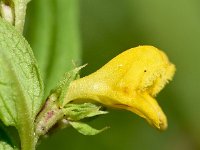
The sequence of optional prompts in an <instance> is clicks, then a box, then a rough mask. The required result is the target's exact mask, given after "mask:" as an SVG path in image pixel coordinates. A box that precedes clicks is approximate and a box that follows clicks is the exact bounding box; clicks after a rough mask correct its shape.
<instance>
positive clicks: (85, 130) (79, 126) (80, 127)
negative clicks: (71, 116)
mask: <svg viewBox="0 0 200 150" xmlns="http://www.w3.org/2000/svg"><path fill="white" fill-rule="evenodd" d="M69 123H70V124H71V126H72V127H73V128H74V129H76V130H77V131H78V132H79V133H81V134H83V135H96V134H99V133H101V132H103V131H105V130H106V129H108V127H105V128H103V129H100V130H97V129H94V128H92V127H91V126H89V125H88V124H86V123H83V122H69Z"/></svg>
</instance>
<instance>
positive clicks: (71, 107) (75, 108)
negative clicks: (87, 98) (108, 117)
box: [63, 103, 108, 121]
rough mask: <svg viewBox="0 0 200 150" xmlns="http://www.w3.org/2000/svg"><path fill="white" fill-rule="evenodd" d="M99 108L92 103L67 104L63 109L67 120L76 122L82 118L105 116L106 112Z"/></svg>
mask: <svg viewBox="0 0 200 150" xmlns="http://www.w3.org/2000/svg"><path fill="white" fill-rule="evenodd" d="M100 108H101V107H100V106H97V105H95V104H92V103H84V104H67V105H66V106H65V107H64V110H63V111H64V114H65V115H66V118H67V120H73V121H78V120H81V119H84V118H88V117H93V116H97V115H103V114H107V113H108V112H107V111H102V110H100Z"/></svg>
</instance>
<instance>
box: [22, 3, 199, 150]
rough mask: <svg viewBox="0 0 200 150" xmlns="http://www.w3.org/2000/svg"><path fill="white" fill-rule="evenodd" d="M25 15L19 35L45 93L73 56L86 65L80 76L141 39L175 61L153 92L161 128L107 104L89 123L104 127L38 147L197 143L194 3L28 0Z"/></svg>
mask: <svg viewBox="0 0 200 150" xmlns="http://www.w3.org/2000/svg"><path fill="white" fill-rule="evenodd" d="M26 21H27V22H26V30H25V36H26V37H27V39H28V41H29V42H30V44H31V46H32V48H33V50H34V53H35V55H36V57H37V59H38V62H39V65H40V68H41V71H42V73H43V78H44V80H45V84H46V87H47V88H46V95H47V93H48V92H49V90H50V89H51V88H52V87H53V86H54V85H55V83H56V82H57V80H58V79H59V78H61V76H62V74H63V73H64V72H66V71H67V70H69V69H70V68H71V67H72V65H71V64H72V63H71V60H72V59H73V60H75V61H76V60H79V61H78V62H77V61H76V62H77V63H79V64H84V63H88V66H87V67H86V68H84V69H83V71H82V76H84V75H87V74H89V73H92V72H94V71H95V70H97V69H98V68H100V67H101V66H102V65H103V64H105V63H106V62H107V61H109V60H110V59H111V58H113V57H114V56H116V55H117V54H119V53H120V52H122V51H124V50H126V49H128V48H131V47H135V46H138V45H144V44H145V45H153V46H156V47H158V48H160V49H162V50H164V51H165V52H166V53H167V54H168V56H169V58H170V60H171V61H172V62H173V63H174V64H175V65H176V67H177V72H176V75H175V78H174V80H173V82H170V84H169V85H167V87H166V88H165V89H164V90H163V91H162V92H161V93H160V94H159V95H158V98H157V99H158V101H159V104H160V105H161V106H162V108H163V110H164V112H165V113H166V115H167V117H168V122H169V128H168V130H167V131H165V132H159V131H157V130H155V129H153V128H151V127H150V126H149V125H148V124H147V123H146V121H144V120H143V119H142V118H140V117H138V116H136V115H135V114H132V113H130V112H127V111H121V110H111V111H110V113H109V114H108V115H105V116H103V117H99V118H97V119H96V120H93V121H92V122H91V125H93V126H94V127H97V128H102V127H104V126H107V125H108V126H110V127H111V128H110V129H109V130H107V131H105V132H103V133H101V134H99V135H96V136H83V135H81V134H79V133H77V132H76V131H75V130H74V129H72V128H67V129H64V130H62V131H59V132H57V133H55V134H54V135H52V136H50V137H49V138H48V139H44V140H43V141H42V142H41V143H40V145H39V147H38V150H55V149H57V150H102V149H105V150H110V149H114V150H151V149H152V150H169V149H170V150H199V149H200V96H199V95H200V92H199V89H200V69H199V65H200V64H199V63H200V58H199V57H200V1H198V0H167V1H166V0H123V1H122V0H79V1H78V0H32V2H31V3H30V4H29V6H28V14H27V20H26ZM80 49H81V50H82V51H79V50H80ZM80 56H81V57H82V62H81V61H80V59H79V58H80ZM69 64H70V65H69Z"/></svg>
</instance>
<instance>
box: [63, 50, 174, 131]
mask: <svg viewBox="0 0 200 150" xmlns="http://www.w3.org/2000/svg"><path fill="white" fill-rule="evenodd" d="M174 72H175V66H174V65H173V64H171V63H170V62H169V60H168V58H167V56H166V55H165V53H164V52H162V51H160V50H158V49H157V48H155V47H153V46H138V47H136V48H131V49H129V50H127V51H124V52H123V53H121V54H119V55H118V56H116V57H115V58H113V59H112V60H111V61H110V62H108V63H107V64H106V65H104V66H103V67H102V68H100V69H99V70H97V71H96V72H94V73H92V74H90V75H89V76H86V77H83V78H80V79H78V80H75V81H73V82H71V84H70V86H69V89H68V92H67V95H66V97H65V99H64V104H63V105H65V104H66V103H69V102H70V101H74V100H80V101H82V100H94V101H97V102H99V103H102V104H104V105H106V106H110V107H114V108H122V109H126V110H129V111H132V112H134V113H136V114H138V115H139V116H141V117H143V118H145V119H146V120H147V121H148V122H149V123H150V124H151V125H153V126H154V127H156V128H158V129H160V130H164V129H166V128H167V119H166V116H165V114H164V113H163V111H162V109H161V108H160V106H159V105H158V103H157V101H156V100H155V99H154V97H155V96H156V94H157V93H158V92H159V91H160V90H161V89H162V88H163V87H164V86H165V84H166V83H167V82H168V81H169V80H171V79H172V77H173V75H174Z"/></svg>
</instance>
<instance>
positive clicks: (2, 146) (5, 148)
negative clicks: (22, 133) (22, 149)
mask: <svg viewBox="0 0 200 150" xmlns="http://www.w3.org/2000/svg"><path fill="white" fill-rule="evenodd" d="M0 150H18V149H17V148H13V147H11V146H10V145H9V144H8V143H6V142H3V141H0Z"/></svg>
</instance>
